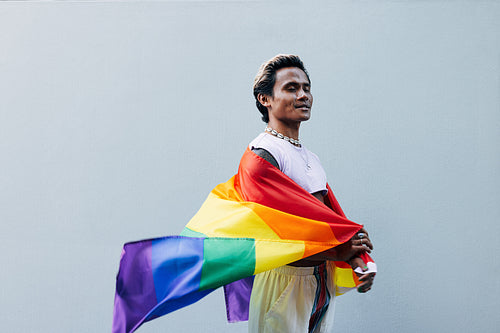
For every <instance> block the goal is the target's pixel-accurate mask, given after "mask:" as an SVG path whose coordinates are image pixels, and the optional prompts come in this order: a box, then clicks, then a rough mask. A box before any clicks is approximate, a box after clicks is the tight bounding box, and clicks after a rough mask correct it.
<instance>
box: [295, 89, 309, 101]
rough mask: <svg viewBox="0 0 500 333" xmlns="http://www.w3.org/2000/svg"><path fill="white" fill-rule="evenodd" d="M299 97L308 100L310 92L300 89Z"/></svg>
mask: <svg viewBox="0 0 500 333" xmlns="http://www.w3.org/2000/svg"><path fill="white" fill-rule="evenodd" d="M297 99H304V100H308V99H309V93H308V92H306V91H305V90H304V89H300V90H299V92H298V95H297Z"/></svg>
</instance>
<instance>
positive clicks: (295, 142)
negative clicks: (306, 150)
mask: <svg viewBox="0 0 500 333" xmlns="http://www.w3.org/2000/svg"><path fill="white" fill-rule="evenodd" d="M266 132H268V133H271V134H272V135H274V136H275V137H277V138H278V139H282V140H285V141H287V142H290V143H291V144H292V145H294V146H297V147H302V145H301V144H300V140H299V139H297V140H295V139H292V138H289V137H287V136H285V135H283V134H281V133H280V132H278V131H277V130H274V129H272V128H271V127H269V126H268V127H266Z"/></svg>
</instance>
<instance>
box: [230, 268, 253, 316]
mask: <svg viewBox="0 0 500 333" xmlns="http://www.w3.org/2000/svg"><path fill="white" fill-rule="evenodd" d="M253 278H254V277H253V276H249V277H247V278H244V279H241V280H238V281H235V282H233V283H230V284H227V285H225V286H224V296H225V298H226V313H227V321H228V322H230V323H235V322H238V321H247V320H248V311H249V307H250V294H251V293H252V287H253Z"/></svg>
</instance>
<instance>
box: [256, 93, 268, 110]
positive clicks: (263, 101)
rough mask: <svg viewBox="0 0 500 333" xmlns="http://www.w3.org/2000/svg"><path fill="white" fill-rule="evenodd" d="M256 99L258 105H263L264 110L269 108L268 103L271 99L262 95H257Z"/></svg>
mask: <svg viewBox="0 0 500 333" xmlns="http://www.w3.org/2000/svg"><path fill="white" fill-rule="evenodd" d="M257 99H258V100H259V102H260V104H262V105H264V106H265V107H266V108H267V107H269V106H271V103H270V102H269V101H270V99H271V97H270V96H267V95H263V94H258V95H257Z"/></svg>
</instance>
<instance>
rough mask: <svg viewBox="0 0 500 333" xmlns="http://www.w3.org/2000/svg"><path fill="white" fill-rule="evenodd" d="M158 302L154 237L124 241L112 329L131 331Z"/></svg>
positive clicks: (115, 330) (116, 332)
mask: <svg viewBox="0 0 500 333" xmlns="http://www.w3.org/2000/svg"><path fill="white" fill-rule="evenodd" d="M156 303H157V302H156V293H155V288H154V281H153V275H152V274H151V241H150V240H148V241H141V242H135V243H127V244H125V245H124V247H123V252H122V258H121V260H120V270H119V271H118V275H117V277H116V294H115V308H114V313H113V332H115V333H118V332H130V331H131V330H132V329H133V327H134V326H135V324H136V323H138V322H139V321H141V319H142V318H143V317H144V316H145V315H146V314H147V313H148V312H149V311H150V310H151V309H152V308H153V307H154V306H155V305H156Z"/></svg>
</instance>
